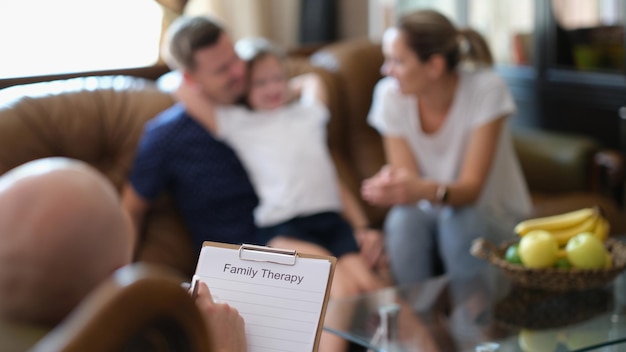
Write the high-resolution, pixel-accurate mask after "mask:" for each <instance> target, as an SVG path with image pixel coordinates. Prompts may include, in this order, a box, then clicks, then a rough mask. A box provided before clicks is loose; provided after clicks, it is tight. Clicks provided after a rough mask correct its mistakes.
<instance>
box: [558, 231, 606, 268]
mask: <svg viewBox="0 0 626 352" xmlns="http://www.w3.org/2000/svg"><path fill="white" fill-rule="evenodd" d="M565 253H567V260H569V262H570V264H572V266H573V267H575V268H581V269H599V268H604V267H605V266H606V257H607V255H608V251H607V250H606V248H605V247H604V243H602V241H601V240H600V239H599V238H597V237H596V236H594V235H593V234H592V233H590V232H581V233H579V234H578V235H576V236H574V237H572V238H570V239H569V241H567V244H566V245H565Z"/></svg>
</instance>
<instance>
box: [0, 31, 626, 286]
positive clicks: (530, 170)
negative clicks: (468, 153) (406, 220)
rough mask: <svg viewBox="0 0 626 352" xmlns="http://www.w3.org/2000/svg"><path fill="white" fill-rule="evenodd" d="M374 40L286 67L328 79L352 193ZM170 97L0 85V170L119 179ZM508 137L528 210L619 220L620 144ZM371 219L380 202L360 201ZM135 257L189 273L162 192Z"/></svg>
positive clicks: (128, 86) (62, 85) (375, 71)
mask: <svg viewBox="0 0 626 352" xmlns="http://www.w3.org/2000/svg"><path fill="white" fill-rule="evenodd" d="M381 64H382V55H381V52H380V48H379V46H378V45H377V44H375V43H372V42H370V41H368V40H365V39H363V40H360V39H359V40H351V41H346V42H340V43H336V44H332V45H328V46H325V47H322V48H321V49H320V50H318V51H316V52H315V53H314V54H313V55H312V56H310V57H308V56H292V57H291V58H290V59H289V65H290V67H291V68H292V71H293V74H298V73H303V72H308V71H312V70H314V71H316V72H318V73H319V74H320V75H321V76H322V79H323V80H324V82H325V83H326V85H327V87H328V90H329V96H330V110H331V114H332V119H331V121H330V124H329V146H330V149H331V153H332V155H333V158H334V160H335V162H336V165H337V168H338V170H339V173H340V176H341V178H342V179H343V180H344V181H345V182H346V183H347V184H348V185H349V186H350V187H351V189H352V190H353V191H354V192H355V194H358V189H359V185H360V183H361V181H362V180H363V179H364V178H366V177H369V176H371V175H372V174H374V173H375V172H376V171H377V170H378V169H379V168H380V167H381V166H382V165H383V163H384V154H383V150H382V145H381V139H380V137H379V135H378V134H377V133H376V131H374V130H373V129H372V128H370V127H369V126H368V125H367V123H366V121H365V119H366V116H367V112H368V109H369V106H370V103H371V94H372V88H373V87H374V85H375V83H376V82H377V81H378V79H380V77H381V76H380V73H379V68H380V66H381ZM173 103H174V99H173V98H172V96H171V95H170V94H168V93H166V92H164V91H163V90H160V89H159V88H158V87H157V85H156V84H155V82H154V81H151V80H146V79H143V78H137V77H130V76H100V77H82V78H71V79H67V80H58V81H52V82H44V83H34V84H27V85H20V86H14V87H9V88H7V89H4V90H0V174H1V173H4V172H6V171H7V170H9V169H11V168H13V167H15V166H17V165H19V164H21V163H24V162H26V161H29V160H32V159H36V158H42V157H48V156H66V157H72V158H77V159H81V160H84V161H87V162H89V163H90V164H92V165H94V166H95V167H97V168H98V169H99V170H100V171H102V172H103V173H104V174H105V175H106V176H107V177H109V179H111V181H112V182H113V183H114V184H115V186H116V187H117V188H118V189H121V187H122V185H123V183H124V181H125V179H126V176H127V174H128V171H129V168H130V166H131V163H132V160H133V156H134V151H135V146H136V143H137V140H138V138H139V136H140V134H141V132H142V127H143V124H144V123H145V122H146V121H147V120H149V119H150V118H152V117H154V116H155V115H156V114H157V113H158V112H159V111H161V110H163V109H165V108H167V107H168V106H170V105H171V104H173ZM515 140H516V145H517V150H518V152H519V156H520V158H521V162H522V166H523V168H524V172H525V174H526V177H527V180H528V183H529V186H530V189H531V191H532V194H533V200H534V205H535V215H547V214H553V213H558V212H562V211H566V210H573V209H576V208H579V207H583V206H590V205H594V204H599V205H601V206H602V207H603V208H604V209H605V211H606V213H607V215H608V216H609V218H610V221H611V224H612V228H613V232H614V233H617V232H620V233H621V232H623V231H624V230H625V229H626V226H624V220H623V219H622V218H623V217H622V215H621V210H620V209H619V207H618V206H617V201H620V200H621V199H619V198H618V199H617V201H616V198H615V195H616V192H615V190H619V189H621V186H622V185H623V165H622V158H621V155H620V154H619V153H615V152H613V151H606V150H603V149H602V148H601V145H600V144H599V143H598V142H597V141H593V140H591V139H589V138H586V137H582V136H572V135H561V134H554V133H549V132H545V131H532V130H516V131H515ZM364 207H365V209H366V212H367V215H368V217H369V220H370V223H371V225H372V226H380V225H381V224H382V222H383V220H384V216H385V213H386V210H387V209H381V208H374V207H370V206H367V205H366V204H364ZM136 258H137V260H138V261H147V262H155V263H160V264H165V265H167V266H170V267H173V268H175V269H177V270H179V271H180V272H181V273H183V275H187V276H188V275H190V274H191V273H192V271H193V269H194V265H195V261H196V258H197V255H196V253H194V252H193V250H192V247H191V242H190V240H189V239H188V237H187V235H186V230H185V229H184V226H183V225H182V223H181V222H180V219H179V217H178V215H177V213H176V210H175V209H174V208H173V207H172V205H171V203H170V202H169V201H168V199H167V196H166V195H165V196H164V197H163V198H162V199H160V200H159V201H158V202H157V204H156V205H155V206H154V207H153V209H152V210H151V212H150V214H149V215H148V217H147V219H146V222H145V226H144V228H143V229H142V237H141V242H140V245H139V248H138V251H137V256H136Z"/></svg>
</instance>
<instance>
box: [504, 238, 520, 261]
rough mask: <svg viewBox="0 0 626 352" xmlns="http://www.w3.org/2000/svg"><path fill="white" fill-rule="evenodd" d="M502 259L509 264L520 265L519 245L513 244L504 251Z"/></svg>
mask: <svg viewBox="0 0 626 352" xmlns="http://www.w3.org/2000/svg"><path fill="white" fill-rule="evenodd" d="M504 259H505V260H506V261H507V262H509V263H511V264H522V259H521V258H520V257H519V243H514V244H512V245H510V246H509V247H508V248H507V249H506V253H505V254H504Z"/></svg>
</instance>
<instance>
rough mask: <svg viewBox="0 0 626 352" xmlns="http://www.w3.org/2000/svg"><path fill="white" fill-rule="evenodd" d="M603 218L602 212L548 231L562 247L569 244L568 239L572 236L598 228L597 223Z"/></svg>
mask: <svg viewBox="0 0 626 352" xmlns="http://www.w3.org/2000/svg"><path fill="white" fill-rule="evenodd" d="M601 220H602V217H601V216H600V213H596V214H594V215H592V216H591V217H588V218H586V219H585V220H583V221H582V222H580V223H577V224H575V225H573V226H569V227H564V228H560V229H556V230H548V232H550V233H551V234H552V236H553V237H554V238H555V239H556V241H557V243H558V244H559V246H560V247H562V246H565V245H566V244H567V241H569V240H570V238H572V237H574V236H576V235H578V234H579V233H581V232H593V231H594V229H595V228H596V224H597V223H598V222H600V221H601Z"/></svg>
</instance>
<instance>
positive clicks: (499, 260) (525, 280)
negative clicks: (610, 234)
mask: <svg viewBox="0 0 626 352" xmlns="http://www.w3.org/2000/svg"><path fill="white" fill-rule="evenodd" d="M516 242H517V241H511V242H505V243H502V244H500V245H498V246H496V245H494V244H493V243H490V242H489V241H487V240H485V239H483V238H478V239H476V240H475V241H474V243H473V244H472V248H471V253H472V255H474V256H475V257H478V258H482V259H485V260H487V261H489V262H490V263H491V264H492V265H494V266H497V267H498V268H500V269H501V270H502V271H503V273H504V274H505V275H506V276H507V277H508V278H509V279H510V280H511V281H512V282H513V283H514V284H517V285H519V286H523V287H528V288H536V289H543V290H551V291H571V290H589V289H594V288H601V287H604V286H606V285H607V284H608V283H610V282H611V280H613V279H614V278H615V277H616V276H617V275H618V274H619V273H621V272H622V271H623V270H624V269H625V268H626V243H624V242H620V241H618V240H614V239H611V238H608V239H607V240H606V241H605V246H606V248H607V249H608V251H609V252H610V253H611V256H612V259H613V265H612V266H611V267H610V268H605V269H577V268H545V269H530V268H525V267H523V266H522V265H518V264H512V263H509V262H507V261H506V260H505V259H504V255H505V253H506V250H507V248H508V247H509V246H510V245H512V244H514V243H516Z"/></svg>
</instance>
